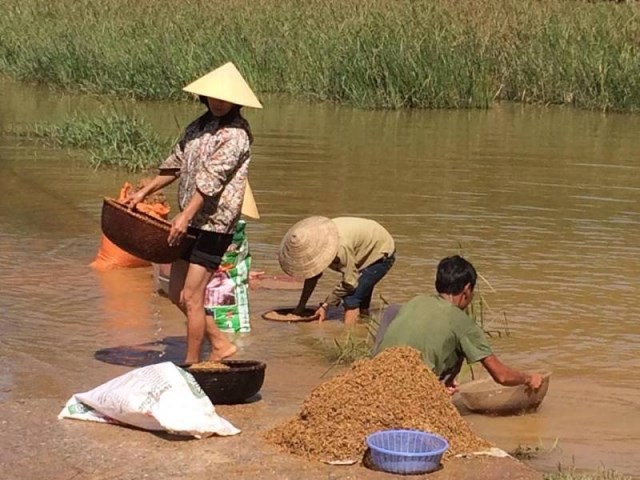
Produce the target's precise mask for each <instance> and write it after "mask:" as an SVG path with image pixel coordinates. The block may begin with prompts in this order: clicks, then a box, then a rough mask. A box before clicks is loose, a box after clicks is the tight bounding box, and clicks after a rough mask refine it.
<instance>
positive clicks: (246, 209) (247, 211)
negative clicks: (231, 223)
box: [242, 180, 260, 220]
mask: <svg viewBox="0 0 640 480" xmlns="http://www.w3.org/2000/svg"><path fill="white" fill-rule="evenodd" d="M242 214H243V215H245V216H247V217H249V218H255V219H256V220H257V219H259V218H260V213H259V212H258V206H257V205H256V199H255V198H253V190H251V185H250V184H249V180H247V186H246V188H245V189H244V199H243V200H242Z"/></svg>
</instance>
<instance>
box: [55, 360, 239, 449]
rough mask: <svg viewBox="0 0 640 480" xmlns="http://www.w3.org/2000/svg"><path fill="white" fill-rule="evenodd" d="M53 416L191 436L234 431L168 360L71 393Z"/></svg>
mask: <svg viewBox="0 0 640 480" xmlns="http://www.w3.org/2000/svg"><path fill="white" fill-rule="evenodd" d="M83 407H84V408H83ZM87 407H88V408H87ZM58 418H74V419H78V420H89V421H97V422H105V423H115V422H121V423H124V424H127V425H133V426H135V427H138V428H143V429H145V430H166V431H169V432H171V433H176V434H180V435H193V436H194V437H197V438H200V437H206V436H209V435H213V434H217V435H236V434H238V433H240V430H238V429H237V428H236V427H234V426H233V425H232V424H231V423H229V422H228V421H227V420H225V419H224V418H222V417H220V416H218V415H217V414H216V411H215V408H214V406H213V404H212V403H211V401H210V400H209V397H207V396H206V395H205V393H204V392H203V391H202V389H201V388H200V385H198V383H197V382H196V381H195V379H194V378H193V376H192V375H191V374H190V373H188V372H186V371H185V370H183V369H181V368H179V367H177V366H176V365H175V364H173V363H171V362H164V363H160V364H157V365H151V366H148V367H143V368H138V369H136V370H132V371H131V372H128V373H125V374H124V375H122V376H120V377H117V378H114V379H113V380H110V381H109V382H107V383H104V384H102V385H100V386H99V387H96V388H94V389H93V390H90V391H88V392H85V393H77V394H75V395H73V396H72V397H71V399H70V400H69V401H68V402H67V404H66V406H65V407H64V408H63V409H62V411H61V412H60V414H59V415H58ZM114 421H115V422H114Z"/></svg>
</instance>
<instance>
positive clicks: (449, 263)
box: [436, 255, 478, 295]
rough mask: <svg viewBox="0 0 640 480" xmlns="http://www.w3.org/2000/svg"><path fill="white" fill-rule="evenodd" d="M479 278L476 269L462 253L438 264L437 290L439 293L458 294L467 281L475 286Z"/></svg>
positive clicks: (444, 259)
mask: <svg viewBox="0 0 640 480" xmlns="http://www.w3.org/2000/svg"><path fill="white" fill-rule="evenodd" d="M477 279H478V274H477V273H476V269H475V268H473V265H471V264H470V263H469V262H467V261H466V260H465V259H464V258H462V257H461V256H460V255H454V256H452V257H446V258H443V259H442V260H440V263H439V264H438V272H437V274H436V290H437V292H438V293H450V294H453V295H457V294H459V293H461V292H462V290H463V289H464V286H465V285H466V284H467V283H468V284H470V285H471V288H474V287H475V286H476V280H477Z"/></svg>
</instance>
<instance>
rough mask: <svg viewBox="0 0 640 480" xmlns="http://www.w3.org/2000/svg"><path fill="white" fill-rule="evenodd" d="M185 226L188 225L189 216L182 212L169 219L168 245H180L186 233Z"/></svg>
mask: <svg viewBox="0 0 640 480" xmlns="http://www.w3.org/2000/svg"><path fill="white" fill-rule="evenodd" d="M187 227H189V218H188V217H187V216H186V215H185V214H184V212H182V213H179V214H178V215H176V216H175V218H174V219H173V220H172V221H171V231H170V232H169V238H168V239H167V242H168V243H169V246H170V247H174V246H176V245H180V243H181V242H182V240H183V239H184V237H185V235H186V234H187Z"/></svg>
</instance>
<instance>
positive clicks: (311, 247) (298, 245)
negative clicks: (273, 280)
mask: <svg viewBox="0 0 640 480" xmlns="http://www.w3.org/2000/svg"><path fill="white" fill-rule="evenodd" d="M338 242H339V237H338V228H337V227H336V225H335V223H333V222H332V221H331V220H330V219H328V218H327V217H318V216H314V217H308V218H305V219H304V220H300V221H299V222H298V223H296V224H295V225H294V226H293V227H291V228H290V229H289V231H288V232H287V233H286V234H285V236H284V238H283V239H282V243H280V252H279V255H278V260H279V261H280V267H282V270H283V271H284V272H285V273H286V274H287V275H291V276H292V277H301V278H305V279H306V278H311V277H315V276H316V275H318V274H319V273H322V271H323V270H324V269H326V268H327V267H328V266H329V265H330V264H331V262H332V261H333V259H334V258H335V257H336V254H337V253H338Z"/></svg>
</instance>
